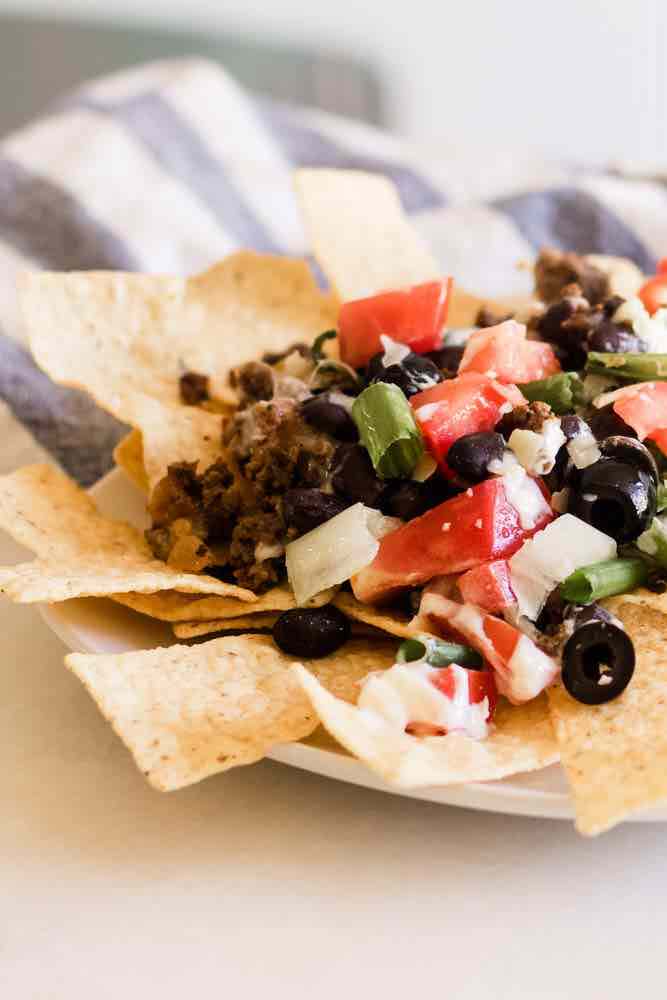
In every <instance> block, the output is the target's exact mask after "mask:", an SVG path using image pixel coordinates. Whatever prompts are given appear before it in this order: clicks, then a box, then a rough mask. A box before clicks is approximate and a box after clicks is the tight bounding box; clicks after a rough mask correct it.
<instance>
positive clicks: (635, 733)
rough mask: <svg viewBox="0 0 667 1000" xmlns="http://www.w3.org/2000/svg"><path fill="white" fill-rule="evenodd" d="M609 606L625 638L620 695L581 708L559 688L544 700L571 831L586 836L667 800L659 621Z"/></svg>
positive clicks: (620, 602)
mask: <svg viewBox="0 0 667 1000" xmlns="http://www.w3.org/2000/svg"><path fill="white" fill-rule="evenodd" d="M608 606H609V607H610V609H611V610H613V612H614V614H615V615H617V616H618V617H619V618H620V619H621V621H622V622H623V624H624V625H625V628H626V630H627V631H628V633H629V634H630V635H631V636H632V641H633V643H634V647H635V653H636V657H637V661H636V666H635V672H634V676H633V678H632V681H631V683H630V684H629V685H628V687H627V688H626V689H625V691H624V692H623V694H622V695H621V696H620V698H616V699H615V700H614V701H609V702H607V703H606V704H604V705H582V704H581V703H580V702H578V701H575V700H574V699H573V698H571V697H570V695H569V694H568V693H567V691H566V690H565V689H564V688H563V687H561V686H559V687H555V688H551V689H550V690H549V704H550V707H551V715H552V721H553V724H554V730H555V733H556V738H557V740H558V743H559V745H560V751H561V760H562V764H563V767H564V768H565V773H566V775H567V778H568V781H569V784H570V789H571V791H572V796H573V799H574V806H575V812H576V824H577V829H578V830H579V831H580V832H581V833H584V834H588V835H589V836H593V835H595V834H598V833H602V832H603V831H604V830H608V829H609V828H610V827H612V826H614V825H615V824H616V823H619V822H620V821H621V820H622V819H624V818H625V817H626V816H628V815H629V814H630V813H632V812H635V811H637V810H639V809H643V808H646V807H648V806H651V805H653V804H655V803H658V802H662V801H665V800H667V651H666V650H665V618H664V616H663V615H661V614H659V613H658V612H656V611H652V610H651V609H650V608H648V607H643V606H638V605H637V604H631V603H629V602H628V597H627V595H623V596H622V597H620V598H616V599H614V601H611V602H609V604H608Z"/></svg>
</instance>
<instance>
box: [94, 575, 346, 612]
mask: <svg viewBox="0 0 667 1000" xmlns="http://www.w3.org/2000/svg"><path fill="white" fill-rule="evenodd" d="M248 593H250V591H248ZM335 593H336V589H335V588H334V587H332V588H330V589H329V590H323V591H322V592H321V593H319V594H316V595H315V596H314V597H312V598H311V599H310V601H308V602H307V604H306V605H305V606H306V607H310V608H317V607H321V606H322V605H323V604H328V603H329V602H330V601H331V599H332V598H333V596H334V594H335ZM113 599H114V601H118V603H119V604H124V605H125V607H127V608H132V610H133V611H138V612H140V614H142V615H149V617H151V618H159V619H160V620H161V621H164V622H195V621H206V622H210V621H214V620H215V619H219V618H236V617H238V616H239V615H241V614H247V613H249V612H250V613H252V614H257V613H258V612H260V611H289V610H290V609H291V608H295V607H296V602H295V600H294V594H293V593H292V591H291V590H290V587H289V585H288V584H287V583H281V584H279V585H278V586H277V587H272V588H271V590H267V592H266V593H265V594H261V595H260V596H259V597H256V596H255V595H254V594H253V595H252V606H251V607H249V606H248V604H247V598H243V599H242V600H241V601H239V600H238V599H237V598H235V597H222V598H220V597H215V598H203V599H202V598H198V597H190V596H186V595H184V594H180V593H173V594H172V593H169V592H168V591H163V592H162V593H160V594H114V595H113Z"/></svg>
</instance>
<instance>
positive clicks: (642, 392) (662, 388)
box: [605, 382, 667, 454]
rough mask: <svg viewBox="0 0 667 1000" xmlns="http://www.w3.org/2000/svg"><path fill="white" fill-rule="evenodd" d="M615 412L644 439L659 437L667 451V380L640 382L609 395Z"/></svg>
mask: <svg viewBox="0 0 667 1000" xmlns="http://www.w3.org/2000/svg"><path fill="white" fill-rule="evenodd" d="M605 399H606V400H607V401H609V402H613V406H614V412H615V413H617V414H618V416H619V417H620V418H621V420H624V421H625V423H626V424H629V425H630V427H632V429H633V431H634V432H635V433H636V435H637V437H638V438H639V439H640V440H641V441H643V440H645V439H646V438H648V439H649V440H650V441H655V442H656V444H657V445H658V447H659V448H660V450H661V451H663V452H665V454H667V382H639V383H638V384H637V385H628V386H625V387H624V388H622V389H617V390H616V391H615V392H610V393H608V394H607V395H606V396H605Z"/></svg>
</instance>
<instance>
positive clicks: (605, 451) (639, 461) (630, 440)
mask: <svg viewBox="0 0 667 1000" xmlns="http://www.w3.org/2000/svg"><path fill="white" fill-rule="evenodd" d="M600 453H601V454H602V455H603V457H604V458H616V459H618V461H619V462H627V464H628V465H634V466H635V467H636V468H637V469H641V470H642V472H646V473H647V475H649V476H651V478H652V479H653V481H654V483H655V485H656V486H657V485H658V483H659V482H660V476H659V474H658V466H657V465H656V461H655V459H654V457H653V455H652V454H651V452H650V451H649V450H648V448H647V447H646V445H643V444H642V443H641V441H638V440H637V438H634V437H626V436H625V434H613V435H612V436H611V437H608V438H605V439H604V441H602V442H600Z"/></svg>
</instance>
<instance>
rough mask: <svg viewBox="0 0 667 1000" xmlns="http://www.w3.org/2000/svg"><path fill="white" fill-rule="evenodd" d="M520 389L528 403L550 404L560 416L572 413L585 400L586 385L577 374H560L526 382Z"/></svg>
mask: <svg viewBox="0 0 667 1000" xmlns="http://www.w3.org/2000/svg"><path fill="white" fill-rule="evenodd" d="M519 388H520V389H521V392H522V393H523V394H524V396H525V397H526V399H527V400H528V402H530V403H537V402H542V403H548V404H549V406H550V407H551V409H552V410H553V411H554V413H556V414H557V415H558V416H560V415H561V414H563V413H572V411H573V410H574V408H575V406H580V405H581V404H582V403H583V400H584V385H583V382H582V381H581V379H580V377H579V375H578V374H577V372H560V373H559V374H558V375H551V376H550V377H549V378H540V379H536V380H535V381H534V382H524V383H523V384H522V385H520V386H519Z"/></svg>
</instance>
